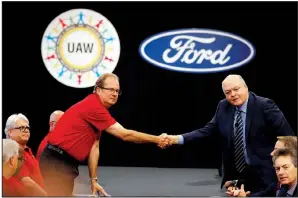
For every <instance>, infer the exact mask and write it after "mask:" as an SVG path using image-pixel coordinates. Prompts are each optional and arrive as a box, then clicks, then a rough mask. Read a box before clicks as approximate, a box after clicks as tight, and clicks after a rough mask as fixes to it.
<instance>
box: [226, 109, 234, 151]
mask: <svg viewBox="0 0 298 198" xmlns="http://www.w3.org/2000/svg"><path fill="white" fill-rule="evenodd" d="M234 114H235V108H234V107H233V106H232V105H230V107H229V109H228V114H227V116H228V117H227V125H226V131H227V132H228V133H229V134H228V141H229V147H230V148H232V147H233V138H234Z"/></svg>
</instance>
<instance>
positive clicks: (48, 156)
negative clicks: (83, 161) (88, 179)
mask: <svg viewBox="0 0 298 198" xmlns="http://www.w3.org/2000/svg"><path fill="white" fill-rule="evenodd" d="M39 166H40V171H41V174H42V176H43V179H44V183H45V190H46V191H47V193H48V196H72V194H73V188H74V180H75V178H76V177H77V176H78V175H79V170H78V166H79V162H78V161H77V160H75V159H74V158H73V157H71V156H70V155H69V154H67V153H66V152H65V151H63V150H62V149H60V148H58V147H56V146H53V145H50V144H48V145H47V146H46V147H45V149H44V150H43V152H42V154H41V157H40V162H39Z"/></svg>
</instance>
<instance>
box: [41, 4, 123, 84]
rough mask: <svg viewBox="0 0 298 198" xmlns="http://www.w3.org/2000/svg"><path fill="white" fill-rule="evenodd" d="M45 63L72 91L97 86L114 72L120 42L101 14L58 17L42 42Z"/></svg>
mask: <svg viewBox="0 0 298 198" xmlns="http://www.w3.org/2000/svg"><path fill="white" fill-rule="evenodd" d="M41 52H42V59H43V61H44V64H45V66H46V68H47V70H48V71H49V72H50V74H51V75H52V76H53V77H54V78H55V79H56V80H58V81H59V82H60V83H62V84H64V85H67V86H69V87H75V88H87V87H92V86H94V84H95V82H96V80H97V78H98V77H99V76H100V75H101V74H103V73H106V72H113V71H114V69H115V67H116V65H117V63H118V60H119V56H120V41H119V37H118V34H117V32H116V30H115V28H114V26H113V25H112V23H111V22H110V21H109V20H108V19H107V18H105V17H104V16H103V15H101V14H100V13H97V12H95V11H92V10H87V9H73V10H69V11H67V12H64V13H62V14H60V15H59V16H57V17H56V18H55V19H54V20H53V21H52V22H51V23H50V24H49V26H48V27H47V29H46V31H45V33H44V36H43V38H42V45H41Z"/></svg>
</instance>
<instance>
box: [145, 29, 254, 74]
mask: <svg viewBox="0 0 298 198" xmlns="http://www.w3.org/2000/svg"><path fill="white" fill-rule="evenodd" d="M139 53H140V55H141V56H142V57H143V58H144V59H145V60H146V61H147V62H149V63H151V64H153V65H155V66H158V67H161V68H164V69H169V70H174V71H180V72H192V73H211V72H220V71H226V70H230V69H234V68H237V67H240V66H243V65H244V64H247V63H248V62H249V61H251V60H252V58H253V57H254V56H255V49H254V47H253V45H252V44H251V43H250V42H248V41H247V40H245V39H243V38H241V37H239V36H236V35H234V34H230V33H227V32H222V31H217V30H208V29H182V30H174V31H168V32H162V33H159V34H156V35H153V36H151V37H149V38H147V39H145V40H144V41H143V42H142V43H141V45H140V47H139Z"/></svg>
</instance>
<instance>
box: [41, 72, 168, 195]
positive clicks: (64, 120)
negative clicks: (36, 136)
mask: <svg viewBox="0 0 298 198" xmlns="http://www.w3.org/2000/svg"><path fill="white" fill-rule="evenodd" d="M119 94H121V91H120V86H119V79H118V77H117V76H116V75H115V74H112V73H106V74H103V75H101V76H100V77H99V78H98V80H97V81H96V84H95V87H94V91H93V93H92V94H90V95H88V96H87V97H86V98H84V99H83V100H81V101H80V102H78V103H76V104H74V105H73V106H72V107H70V108H69V109H68V110H67V111H65V113H64V115H63V116H62V117H61V119H60V120H59V122H58V123H57V125H56V128H55V130H54V131H53V132H51V133H50V134H49V138H48V143H49V144H48V145H47V146H46V147H45V149H44V150H43V152H42V154H41V157H40V167H41V172H42V175H43V177H44V181H45V185H46V191H47V192H48V194H49V195H50V196H71V195H72V192H73V187H74V179H75V178H76V177H77V176H78V174H79V172H78V165H79V163H80V162H82V161H84V160H85V159H87V157H88V167H89V176H90V182H91V189H92V194H93V195H95V193H96V192H99V193H101V194H103V195H104V196H108V193H106V192H105V191H104V189H103V188H102V187H101V186H100V185H99V184H98V183H97V166H98V159H99V139H100V136H101V133H102V131H103V130H104V131H106V132H108V133H110V134H111V135H113V136H116V137H118V138H120V139H122V140H124V141H130V142H135V143H155V144H157V145H158V146H159V147H161V148H163V147H164V146H165V145H166V144H167V139H165V138H164V136H155V135H150V134H146V133H141V132H137V131H134V130H129V129H126V128H124V127H123V126H122V125H121V124H119V123H118V122H117V121H116V120H115V119H114V118H113V117H112V116H111V115H110V113H109V111H108V110H107V109H109V108H110V107H111V106H112V105H114V104H115V103H116V102H117V100H118V95H119Z"/></svg>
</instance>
